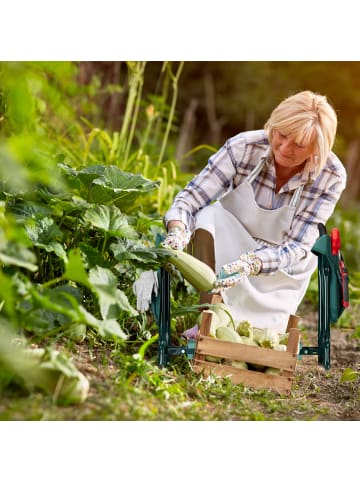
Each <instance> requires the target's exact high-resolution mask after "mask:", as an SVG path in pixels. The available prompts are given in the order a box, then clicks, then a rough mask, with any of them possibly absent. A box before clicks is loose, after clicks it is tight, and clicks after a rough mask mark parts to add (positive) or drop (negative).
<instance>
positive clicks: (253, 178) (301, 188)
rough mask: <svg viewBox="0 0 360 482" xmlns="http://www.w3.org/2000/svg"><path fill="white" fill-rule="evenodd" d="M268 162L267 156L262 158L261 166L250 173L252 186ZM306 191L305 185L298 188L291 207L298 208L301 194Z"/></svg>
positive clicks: (249, 179) (248, 179) (249, 180)
mask: <svg viewBox="0 0 360 482" xmlns="http://www.w3.org/2000/svg"><path fill="white" fill-rule="evenodd" d="M265 162H266V156H264V157H262V158H261V161H260V162H259V164H257V165H256V166H255V167H254V169H253V170H252V171H251V172H250V174H249V175H248V177H247V181H248V182H249V183H250V184H252V183H253V181H255V179H256V178H257V176H258V174H259V173H260V171H261V169H262V168H263V166H264V164H265ZM303 189H304V184H300V186H298V187H297V188H296V190H295V192H294V194H293V196H292V198H291V201H290V204H289V206H292V207H295V208H296V207H297V205H298V204H299V202H300V198H301V194H302V191H303Z"/></svg>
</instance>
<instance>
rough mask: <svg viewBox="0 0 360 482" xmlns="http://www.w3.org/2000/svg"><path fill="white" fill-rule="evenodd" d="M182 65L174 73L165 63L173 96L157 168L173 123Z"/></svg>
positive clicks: (161, 159) (181, 63)
mask: <svg viewBox="0 0 360 482" xmlns="http://www.w3.org/2000/svg"><path fill="white" fill-rule="evenodd" d="M183 67H184V62H180V63H179V66H178V68H177V72H176V74H175V75H174V74H173V73H172V71H171V67H169V64H167V68H168V72H169V75H170V78H171V80H172V88H173V96H172V101H171V107H170V112H169V117H168V121H167V125H166V130H165V134H164V137H163V141H162V145H161V150H160V154H159V158H158V162H157V167H158V168H159V167H160V165H161V163H162V161H163V157H164V153H165V148H166V144H167V141H168V138H169V134H170V129H171V126H172V123H173V120H174V115H175V106H176V102H177V96H178V81H179V77H180V75H181V72H182V69H183Z"/></svg>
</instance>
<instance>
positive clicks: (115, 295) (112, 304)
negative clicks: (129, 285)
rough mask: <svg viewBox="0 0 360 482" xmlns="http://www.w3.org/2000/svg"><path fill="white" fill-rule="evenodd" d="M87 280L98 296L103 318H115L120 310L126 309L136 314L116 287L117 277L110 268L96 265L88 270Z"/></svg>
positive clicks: (123, 294) (133, 314) (131, 313)
mask: <svg viewBox="0 0 360 482" xmlns="http://www.w3.org/2000/svg"><path fill="white" fill-rule="evenodd" d="M89 280H90V282H91V284H92V287H93V289H94V290H95V292H96V294H97V296H98V300H99V307H100V312H101V316H102V318H103V319H104V320H106V319H109V318H117V317H118V315H119V314H120V313H121V311H127V312H128V313H129V314H130V315H132V316H137V315H138V312H137V311H136V310H135V309H134V308H133V307H132V306H131V305H130V303H129V301H128V298H127V296H126V295H125V293H123V292H122V291H121V290H119V289H118V288H117V278H116V276H115V275H114V274H113V273H112V272H111V271H110V270H108V269H105V268H101V267H100V266H97V267H96V268H93V269H91V270H90V272H89Z"/></svg>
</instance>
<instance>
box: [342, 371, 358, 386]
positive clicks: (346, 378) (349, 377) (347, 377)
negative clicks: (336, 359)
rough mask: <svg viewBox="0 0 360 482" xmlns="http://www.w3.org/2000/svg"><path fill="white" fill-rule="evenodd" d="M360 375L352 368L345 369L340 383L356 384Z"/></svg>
mask: <svg viewBox="0 0 360 482" xmlns="http://www.w3.org/2000/svg"><path fill="white" fill-rule="evenodd" d="M359 375H360V373H359V372H355V371H354V370H352V369H351V368H345V370H344V371H343V373H342V375H341V378H340V383H345V382H356V380H357V379H358V378H359Z"/></svg>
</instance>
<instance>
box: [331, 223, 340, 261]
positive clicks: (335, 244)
mask: <svg viewBox="0 0 360 482" xmlns="http://www.w3.org/2000/svg"><path fill="white" fill-rule="evenodd" d="M330 238H331V254H332V255H333V256H336V255H337V254H338V253H339V250H340V247H341V241H340V231H339V230H338V228H333V229H332V230H331V234H330Z"/></svg>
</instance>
